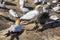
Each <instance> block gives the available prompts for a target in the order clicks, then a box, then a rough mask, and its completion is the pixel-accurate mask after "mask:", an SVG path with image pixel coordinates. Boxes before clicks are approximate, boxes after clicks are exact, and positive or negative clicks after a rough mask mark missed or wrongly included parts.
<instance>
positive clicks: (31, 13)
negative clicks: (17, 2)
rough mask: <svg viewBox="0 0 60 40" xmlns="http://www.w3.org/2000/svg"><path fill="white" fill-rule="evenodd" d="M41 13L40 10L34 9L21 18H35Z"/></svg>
mask: <svg viewBox="0 0 60 40" xmlns="http://www.w3.org/2000/svg"><path fill="white" fill-rule="evenodd" d="M38 14H39V11H37V10H32V11H30V12H28V13H26V14H25V15H23V16H22V17H21V18H20V19H26V20H30V19H33V18H34V17H35V16H37V15H38Z"/></svg>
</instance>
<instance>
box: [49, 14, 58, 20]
mask: <svg viewBox="0 0 60 40" xmlns="http://www.w3.org/2000/svg"><path fill="white" fill-rule="evenodd" d="M50 19H52V20H57V19H59V17H57V16H56V15H52V16H50Z"/></svg>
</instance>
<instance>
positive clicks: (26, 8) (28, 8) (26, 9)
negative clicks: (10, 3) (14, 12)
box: [19, 0, 33, 13]
mask: <svg viewBox="0 0 60 40" xmlns="http://www.w3.org/2000/svg"><path fill="white" fill-rule="evenodd" d="M19 4H20V10H21V11H22V12H23V13H27V12H29V11H31V10H33V8H32V7H26V6H25V0H20V2H19Z"/></svg>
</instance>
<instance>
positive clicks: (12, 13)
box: [9, 9, 18, 17]
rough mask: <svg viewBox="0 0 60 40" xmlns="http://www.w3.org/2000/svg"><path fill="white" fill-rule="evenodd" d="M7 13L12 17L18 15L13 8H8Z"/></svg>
mask: <svg viewBox="0 0 60 40" xmlns="http://www.w3.org/2000/svg"><path fill="white" fill-rule="evenodd" d="M9 13H10V14H11V15H12V16H13V17H18V15H17V13H16V12H15V11H14V10H12V9H10V10H9Z"/></svg>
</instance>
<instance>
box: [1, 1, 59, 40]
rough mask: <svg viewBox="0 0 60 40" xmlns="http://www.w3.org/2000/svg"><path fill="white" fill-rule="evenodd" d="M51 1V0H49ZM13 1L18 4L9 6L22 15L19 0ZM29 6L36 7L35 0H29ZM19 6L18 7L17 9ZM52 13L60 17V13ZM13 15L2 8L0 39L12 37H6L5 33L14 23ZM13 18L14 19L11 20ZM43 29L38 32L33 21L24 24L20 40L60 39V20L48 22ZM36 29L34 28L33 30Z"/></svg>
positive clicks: (6, 39)
mask: <svg viewBox="0 0 60 40" xmlns="http://www.w3.org/2000/svg"><path fill="white" fill-rule="evenodd" d="M5 1H7V2H11V0H5ZM48 1H50V0H48ZM11 3H14V4H16V5H17V6H11V5H10V6H8V5H7V7H8V8H10V9H15V11H16V12H17V13H18V15H19V16H20V17H21V16H22V15H23V13H21V12H20V9H19V4H18V1H17V0H15V1H12V2H11ZM26 5H28V6H31V7H34V6H35V5H34V4H33V0H28V4H26ZM16 8H17V9H16ZM51 15H57V16H58V17H60V14H56V13H54V12H52V13H51ZM13 18H14V17H12V16H11V15H10V14H9V13H8V11H6V10H4V9H0V40H9V39H10V37H4V36H3V35H4V34H5V33H7V30H8V28H9V27H10V25H11V24H13V23H14V20H15V18H14V19H13ZM11 19H12V20H11ZM43 27H44V29H43V30H38V31H37V32H36V30H35V29H34V28H35V24H34V23H31V24H28V25H23V28H24V29H27V30H24V32H23V33H22V35H20V37H19V38H20V40H60V20H57V21H56V22H53V23H50V24H46V25H44V26H43ZM32 29H34V30H32Z"/></svg>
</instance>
